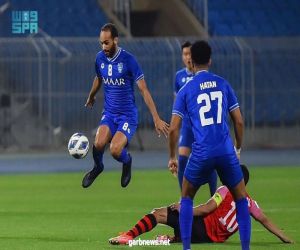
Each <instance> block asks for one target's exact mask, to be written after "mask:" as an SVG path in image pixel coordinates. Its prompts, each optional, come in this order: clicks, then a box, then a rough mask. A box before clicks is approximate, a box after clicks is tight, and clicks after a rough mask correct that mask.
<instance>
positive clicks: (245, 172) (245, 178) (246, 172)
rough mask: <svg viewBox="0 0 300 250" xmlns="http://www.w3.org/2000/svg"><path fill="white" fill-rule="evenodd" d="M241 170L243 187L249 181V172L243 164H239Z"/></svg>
mask: <svg viewBox="0 0 300 250" xmlns="http://www.w3.org/2000/svg"><path fill="white" fill-rule="evenodd" d="M241 169H242V172H243V176H244V182H245V185H246V184H247V183H248V181H249V177H250V176H249V171H248V168H247V167H246V165H244V164H241Z"/></svg>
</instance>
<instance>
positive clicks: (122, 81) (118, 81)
mask: <svg viewBox="0 0 300 250" xmlns="http://www.w3.org/2000/svg"><path fill="white" fill-rule="evenodd" d="M102 82H103V83H104V84H106V85H117V86H121V85H125V79H124V78H116V79H112V78H111V77H102Z"/></svg>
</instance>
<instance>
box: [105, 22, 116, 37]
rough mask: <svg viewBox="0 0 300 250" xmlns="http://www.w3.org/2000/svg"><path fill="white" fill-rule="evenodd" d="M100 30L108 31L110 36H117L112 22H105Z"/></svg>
mask: <svg viewBox="0 0 300 250" xmlns="http://www.w3.org/2000/svg"><path fill="white" fill-rule="evenodd" d="M101 31H110V33H111V37H112V38H115V37H118V36H119V32H118V30H117V28H116V26H115V25H114V24H113V23H106V24H104V25H103V26H102V28H101Z"/></svg>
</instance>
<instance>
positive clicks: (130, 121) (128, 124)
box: [99, 113, 137, 143]
mask: <svg viewBox="0 0 300 250" xmlns="http://www.w3.org/2000/svg"><path fill="white" fill-rule="evenodd" d="M101 125H107V126H108V127H109V130H110V132H111V135H112V137H113V136H114V135H115V133H116V132H117V131H120V132H121V133H123V134H124V135H125V136H126V137H127V143H129V142H130V140H131V139H132V137H133V135H134V133H135V131H136V129H137V122H136V119H134V118H131V117H127V116H123V115H121V116H112V115H109V114H107V113H103V115H102V118H101V120H100V124H99V126H101Z"/></svg>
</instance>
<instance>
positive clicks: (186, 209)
mask: <svg viewBox="0 0 300 250" xmlns="http://www.w3.org/2000/svg"><path fill="white" fill-rule="evenodd" d="M179 224H180V234H181V240H182V244H183V250H188V249H191V235H192V224H193V200H192V199H191V198H181V207H180V213H179Z"/></svg>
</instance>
